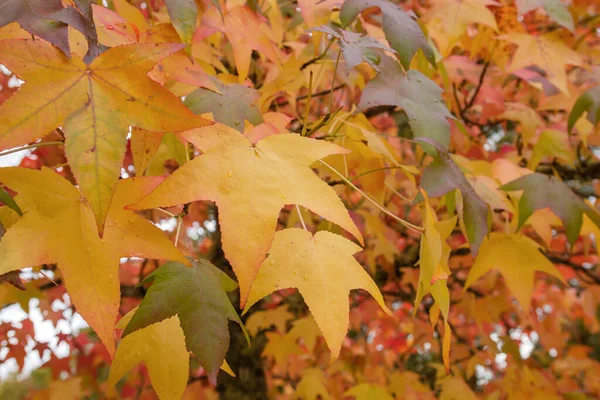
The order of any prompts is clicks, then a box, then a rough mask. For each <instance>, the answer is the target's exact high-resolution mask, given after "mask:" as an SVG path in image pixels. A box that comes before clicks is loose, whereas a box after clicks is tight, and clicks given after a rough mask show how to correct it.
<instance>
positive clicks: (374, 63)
mask: <svg viewBox="0 0 600 400" xmlns="http://www.w3.org/2000/svg"><path fill="white" fill-rule="evenodd" d="M314 30H315V31H319V32H324V33H328V34H330V35H331V36H333V37H335V38H337V39H338V42H339V45H340V49H341V50H342V55H343V56H344V60H345V61H346V66H347V68H346V70H347V73H348V74H350V70H351V69H353V68H354V67H356V66H357V65H358V64H360V63H361V62H363V61H365V62H367V63H368V64H369V65H370V66H371V67H373V69H375V70H376V71H379V67H378V65H379V63H380V62H381V56H382V53H381V50H385V51H391V52H394V53H395V50H393V49H390V48H389V47H387V46H386V45H384V44H383V43H381V42H380V41H379V40H377V39H373V38H372V37H370V36H366V35H361V34H359V33H356V32H350V31H345V30H343V29H339V28H337V27H331V26H326V25H323V26H319V27H316V28H314Z"/></svg>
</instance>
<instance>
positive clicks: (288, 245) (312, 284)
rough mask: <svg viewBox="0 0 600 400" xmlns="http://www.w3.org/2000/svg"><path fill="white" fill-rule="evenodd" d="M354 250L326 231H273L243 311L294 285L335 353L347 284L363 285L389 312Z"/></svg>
mask: <svg viewBox="0 0 600 400" xmlns="http://www.w3.org/2000/svg"><path fill="white" fill-rule="evenodd" d="M290 249H293V252H291V251H290ZM360 250H361V248H360V247H359V246H357V245H355V244H354V243H352V242H350V241H349V240H347V239H345V238H343V237H342V236H339V235H336V234H334V233H331V232H327V231H320V232H317V234H316V235H314V237H313V235H312V234H311V233H310V232H308V231H305V230H303V229H298V228H290V229H284V230H283V231H279V232H277V233H276V234H275V239H274V240H273V244H272V246H271V250H269V256H268V257H267V258H266V260H265V261H264V263H263V264H262V266H261V268H260V270H259V271H258V275H257V276H256V278H255V280H254V283H253V284H252V289H251V290H250V295H249V296H248V302H247V303H246V308H245V309H244V312H247V311H248V309H249V308H250V307H251V306H252V305H253V304H255V303H256V302H257V301H259V300H260V299H262V298H263V297H265V296H267V295H268V294H271V293H272V292H274V291H276V290H279V289H285V288H291V287H294V288H297V289H298V291H299V292H300V294H302V297H303V298H304V301H305V302H306V304H307V305H308V308H309V310H310V312H311V314H312V315H313V316H314V318H315V321H317V325H319V328H320V329H321V331H322V332H323V336H324V337H325V341H326V342H327V345H328V346H329V349H330V350H331V357H332V358H337V356H338V355H339V353H340V349H341V347H342V341H343V339H344V336H345V335H346V331H347V330H348V313H349V304H348V295H349V293H350V291H351V290H352V289H365V290H366V291H367V292H369V293H370V294H371V295H372V296H373V297H374V298H375V300H377V302H378V303H379V305H380V306H381V307H382V308H383V309H384V311H386V312H388V313H389V310H388V309H387V307H386V306H385V303H384V302H383V297H382V296H381V293H380V292H379V289H378V288H377V285H375V282H373V280H372V279H371V277H370V276H369V274H367V272H366V271H365V270H364V269H363V267H362V266H361V265H360V264H359V263H358V262H357V261H356V260H355V259H354V257H353V256H352V255H353V254H354V253H356V252H358V251H360Z"/></svg>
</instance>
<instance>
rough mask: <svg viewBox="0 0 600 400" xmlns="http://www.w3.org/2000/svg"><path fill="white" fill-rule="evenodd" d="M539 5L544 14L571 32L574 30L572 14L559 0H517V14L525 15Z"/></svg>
mask: <svg viewBox="0 0 600 400" xmlns="http://www.w3.org/2000/svg"><path fill="white" fill-rule="evenodd" d="M540 7H543V8H544V11H546V14H548V16H549V17H550V18H551V19H552V20H554V22H556V23H557V24H559V25H561V26H564V27H565V28H567V29H568V30H570V31H571V32H573V31H574V30H575V23H574V22H573V16H572V15H571V13H570V12H569V9H568V8H567V5H566V4H565V3H563V2H562V1H561V0H517V9H518V10H519V16H522V15H525V14H527V13H528V12H530V11H533V10H536V9H538V8H540Z"/></svg>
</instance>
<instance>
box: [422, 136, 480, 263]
mask: <svg viewBox="0 0 600 400" xmlns="http://www.w3.org/2000/svg"><path fill="white" fill-rule="evenodd" d="M418 141H419V142H420V143H423V144H425V145H426V147H424V149H425V150H427V151H428V152H430V155H432V157H433V162H432V163H431V164H429V165H428V166H427V167H425V170H424V171H423V176H422V177H421V182H420V186H421V187H422V188H423V189H424V190H425V191H426V192H427V194H428V195H429V196H430V197H440V196H443V195H444V194H446V193H448V192H449V191H451V190H454V189H458V190H460V192H461V194H462V198H463V207H462V219H463V221H464V224H465V228H466V230H467V237H468V239H469V242H470V243H471V252H472V253H473V255H476V254H477V251H478V250H479V246H480V245H481V241H482V240H483V238H484V237H485V236H486V235H487V233H488V216H489V207H488V205H487V204H486V203H485V202H484V201H483V199H482V198H481V197H480V196H479V195H478V194H477V192H475V190H474V189H473V187H472V186H471V184H469V181H468V180H467V179H466V178H465V176H464V174H463V173H462V172H461V171H460V169H459V167H458V166H457V165H456V163H455V162H454V161H453V160H452V158H451V157H450V155H449V154H448V153H447V152H446V151H445V150H444V149H443V148H442V147H441V146H440V145H439V144H436V143H435V142H433V141H431V140H428V139H424V138H420V139H418ZM428 146H432V147H433V148H435V154H433V153H432V152H431V148H429V147H428ZM416 200H417V201H421V197H418V198H417V199H416Z"/></svg>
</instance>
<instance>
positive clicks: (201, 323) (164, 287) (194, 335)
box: [123, 260, 246, 381]
mask: <svg viewBox="0 0 600 400" xmlns="http://www.w3.org/2000/svg"><path fill="white" fill-rule="evenodd" d="M151 282H152V286H150V288H149V289H148V292H147V293H146V296H144V300H142V303H141V304H140V306H139V308H138V310H137V311H136V313H135V314H134V315H133V317H132V318H131V321H130V322H129V324H127V327H126V328H125V330H124V331H123V338H125V339H127V338H128V336H129V335H130V334H134V332H136V331H138V330H140V329H144V328H146V327H147V326H151V325H152V324H156V323H157V322H160V321H163V320H166V319H167V318H171V317H173V316H174V315H177V316H178V317H179V321H180V324H181V328H182V329H183V333H184V335H185V344H186V346H187V349H188V350H189V351H191V352H192V353H194V354H195V355H196V357H198V359H199V360H200V364H201V365H202V367H203V368H204V369H205V371H206V373H207V374H208V375H209V376H210V377H211V380H213V381H214V380H215V379H216V375H217V373H218V372H219V368H220V367H221V365H222V364H223V361H224V360H225V353H226V352H227V349H228V348H229V328H228V322H229V321H233V322H236V323H238V324H239V325H240V327H241V328H242V329H243V330H244V332H246V331H245V328H244V325H243V324H242V321H241V320H240V317H239V316H238V315H237V313H236V311H235V309H234V308H233V305H232V304H231V301H230V300H229V297H227V292H231V291H232V290H235V289H236V288H237V284H236V283H235V282H234V281H233V280H231V278H229V277H228V276H227V275H226V274H225V273H224V272H223V271H221V270H220V269H218V268H217V267H215V266H214V265H212V264H211V263H209V262H208V261H204V260H200V261H198V262H193V268H189V267H188V266H186V265H184V264H181V263H178V262H171V263H167V264H164V265H162V266H161V267H159V268H158V269H157V270H156V271H154V272H152V273H151V274H150V275H148V276H147V277H146V278H145V279H144V280H143V281H142V283H151Z"/></svg>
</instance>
